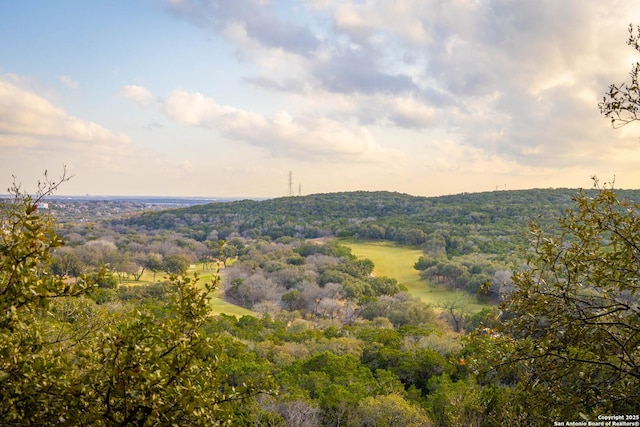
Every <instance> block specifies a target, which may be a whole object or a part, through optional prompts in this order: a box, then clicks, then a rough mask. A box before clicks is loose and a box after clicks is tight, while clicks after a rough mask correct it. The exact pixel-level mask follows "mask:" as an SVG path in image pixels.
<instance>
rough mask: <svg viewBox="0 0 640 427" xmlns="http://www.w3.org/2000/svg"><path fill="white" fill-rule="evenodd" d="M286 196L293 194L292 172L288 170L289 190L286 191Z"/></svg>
mask: <svg viewBox="0 0 640 427" xmlns="http://www.w3.org/2000/svg"><path fill="white" fill-rule="evenodd" d="M287 196H289V197H291V196H293V172H291V171H289V191H288V192H287Z"/></svg>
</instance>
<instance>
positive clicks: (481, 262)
mask: <svg viewBox="0 0 640 427" xmlns="http://www.w3.org/2000/svg"><path fill="white" fill-rule="evenodd" d="M52 190H53V189H48V188H43V189H41V192H40V193H41V194H40V195H36V196H29V195H25V194H23V193H21V192H20V190H19V189H18V188H15V189H14V192H15V195H14V198H13V199H8V200H5V201H4V202H3V203H2V205H1V206H2V224H3V226H2V227H3V228H2V230H3V233H2V242H1V245H0V251H1V252H0V254H1V260H2V270H1V271H2V273H1V275H0V279H2V280H1V282H0V286H1V289H0V291H1V292H2V298H1V299H0V308H1V309H2V313H3V315H2V316H3V317H2V318H1V319H0V334H1V335H2V337H1V338H2V339H1V340H0V342H1V344H0V384H2V387H0V397H1V402H2V403H1V405H0V419H2V420H3V421H2V422H0V424H1V425H43V424H45V425H51V424H54V425H176V424H177V425H223V424H228V425H252V426H411V425H413V426H430V425H433V426H461V425H478V426H480V425H482V426H497V425H549V424H550V423H552V422H555V421H580V420H591V421H594V422H595V421H597V420H598V419H599V418H598V417H599V416H603V415H606V414H609V415H610V414H629V415H632V414H637V413H639V411H640V404H639V403H638V402H640V396H639V395H638V390H639V389H640V384H639V382H640V376H639V374H638V372H639V370H638V363H640V354H639V349H640V329H639V328H640V325H639V324H638V318H639V315H640V310H639V308H638V303H639V300H638V296H637V294H636V291H637V289H638V286H639V283H638V277H640V275H638V265H640V264H638V259H640V251H639V249H638V248H639V247H640V245H639V244H638V239H639V237H638V236H640V219H639V218H640V216H639V209H638V204H637V202H638V201H639V200H640V192H639V191H622V190H616V191H615V192H614V191H612V190H609V189H598V190H589V191H578V190H568V189H562V190H552V189H548V190H527V191H497V192H491V193H480V194H461V195H455V196H446V197H437V198H424V197H413V196H409V195H404V194H397V193H385V192H375V193H368V192H356V193H336V194H321V195H312V196H306V197H287V198H281V199H274V200H264V201H259V202H258V201H237V202H228V203H213V204H207V205H200V206H192V207H188V208H183V209H175V210H164V211H155V212H145V213H138V214H131V213H128V214H126V215H124V216H122V217H119V218H111V219H107V220H101V221H98V220H96V221H89V222H82V223H78V222H76V221H75V220H73V219H72V218H66V217H65V216H64V213H63V212H59V211H56V209H55V208H54V207H52V208H51V209H49V210H48V211H45V210H43V209H38V206H39V204H41V203H42V202H43V201H44V200H46V196H47V194H48V193H49V192H50V191H52ZM52 212H53V213H55V212H57V213H56V216H57V218H56V217H53V216H52V215H51V213H52ZM345 238H346V239H351V241H353V239H358V240H363V239H364V240H388V241H391V242H395V243H396V244H402V245H412V247H414V248H420V249H421V253H422V256H421V257H418V258H417V259H415V260H411V262H412V263H414V268H415V270H416V271H419V272H420V276H421V277H422V279H423V280H424V286H425V287H428V286H434V287H444V288H447V289H450V290H451V291H455V292H463V293H466V294H469V295H473V296H474V297H477V298H480V299H482V300H483V301H484V304H485V305H484V307H485V308H484V309H482V310H480V311H476V312H465V311H464V310H460V306H459V305H456V304H455V301H454V302H453V303H452V304H450V305H440V306H438V305H431V304H428V303H425V302H424V301H423V300H421V299H420V298H418V297H416V296H414V295H412V294H411V293H410V292H408V291H407V288H406V287H405V286H404V284H403V283H400V282H399V281H398V280H396V279H395V278H393V277H385V276H379V275H374V274H372V273H373V271H374V268H375V265H374V263H373V262H372V261H370V260H368V259H361V258H357V257H355V256H354V255H353V254H352V252H351V250H350V249H349V247H348V246H346V245H345V244H344V242H345V240H343V239H345ZM346 241H347V242H348V241H349V240H346ZM193 272H195V276H194V275H193ZM198 274H199V275H200V276H198ZM216 292H218V293H220V292H221V293H222V295H223V298H225V299H226V301H227V303H228V304H229V307H232V304H236V305H239V306H242V307H244V308H246V309H250V310H252V311H251V312H252V313H253V314H251V315H243V316H235V315H229V314H219V313H214V312H213V311H212V308H211V305H210V300H211V296H212V295H213V294H214V293H216ZM453 295H455V294H453ZM628 421H629V422H630V423H634V422H637V420H636V419H628ZM619 425H622V424H619ZM626 425H636V424H626Z"/></svg>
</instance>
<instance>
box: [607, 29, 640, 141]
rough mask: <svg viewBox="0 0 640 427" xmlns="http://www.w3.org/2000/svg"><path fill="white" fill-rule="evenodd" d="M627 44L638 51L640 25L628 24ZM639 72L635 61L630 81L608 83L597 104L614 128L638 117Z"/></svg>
mask: <svg viewBox="0 0 640 427" xmlns="http://www.w3.org/2000/svg"><path fill="white" fill-rule="evenodd" d="M627 45H629V46H631V47H633V48H634V49H635V50H636V51H637V52H640V26H636V27H635V28H634V26H633V25H629V39H628V40H627ZM639 74H640V63H639V62H636V63H635V64H634V65H633V67H632V68H631V71H630V72H629V76H630V77H631V81H630V82H629V83H621V84H619V85H617V84H611V85H609V92H607V94H606V95H605V96H604V97H603V99H602V102H600V103H599V104H598V106H599V107H600V112H601V113H602V114H603V115H604V116H605V117H606V118H608V119H610V120H611V125H612V126H613V127H614V128H620V127H622V126H625V125H627V124H629V123H631V122H634V121H636V120H638V119H639V118H640V117H639V116H638V114H639V113H640V84H639V83H638V76H639Z"/></svg>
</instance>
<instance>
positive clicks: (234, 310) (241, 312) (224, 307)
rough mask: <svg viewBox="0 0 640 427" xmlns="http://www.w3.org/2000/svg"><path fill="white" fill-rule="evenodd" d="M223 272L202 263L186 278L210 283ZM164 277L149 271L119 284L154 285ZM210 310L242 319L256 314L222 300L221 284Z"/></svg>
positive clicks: (215, 293)
mask: <svg viewBox="0 0 640 427" xmlns="http://www.w3.org/2000/svg"><path fill="white" fill-rule="evenodd" d="M223 271H224V270H220V271H218V268H217V267H214V268H204V265H203V264H202V263H199V264H194V265H192V266H191V267H189V269H188V270H187V276H189V277H193V276H194V274H195V273H197V274H198V278H199V281H198V283H200V284H204V283H205V282H207V281H210V280H211V279H212V278H213V277H214V275H216V274H220V275H221V274H223ZM163 277H164V273H157V274H155V275H154V274H153V273H152V272H151V271H145V272H144V273H143V274H142V276H141V277H140V280H137V281H136V280H123V281H120V282H119V283H120V284H123V285H134V286H135V285H141V284H149V283H154V282H155V281H158V280H161V279H162V278H163ZM210 304H211V310H212V312H213V314H227V315H230V316H237V317H242V316H245V315H250V316H255V315H256V313H255V312H253V311H251V310H247V309H246V308H244V307H240V306H239V305H235V304H231V303H230V302H227V301H225V300H224V298H223V289H222V284H220V285H219V286H218V287H217V288H216V290H215V291H213V294H212V295H211V301H210Z"/></svg>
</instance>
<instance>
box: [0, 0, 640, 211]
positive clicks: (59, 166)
mask: <svg viewBox="0 0 640 427" xmlns="http://www.w3.org/2000/svg"><path fill="white" fill-rule="evenodd" d="M639 18H640V2H638V1H637V0H629V1H618V0H610V1H607V2H603V1H601V0H556V1H554V0H403V1H397V0H378V1H376V0H340V1H332V0H299V1H292V0H233V1H229V0H136V1H126V0H120V1H113V0H109V1H107V0H92V1H86V0H56V1H46V0H40V1H36V0H20V1H4V2H0V184H3V185H4V187H5V188H7V187H9V185H11V183H12V180H13V179H14V178H12V177H16V178H15V180H16V181H17V182H19V183H21V184H22V185H23V187H24V188H25V189H32V188H35V185H36V183H37V182H38V180H41V179H42V178H43V173H44V171H45V170H46V171H47V172H48V175H49V176H51V177H56V176H59V175H61V174H62V172H63V171H64V170H65V169H66V171H67V172H68V174H70V175H73V178H72V179H71V180H70V181H69V182H66V183H65V184H64V185H63V186H62V188H61V189H60V190H59V193H60V194H70V195H73V194H78V195H85V194H90V195H150V196H152V195H163V196H203V197H218V196H221V197H256V198H257V197H280V196H285V195H288V194H289V193H290V192H291V193H293V194H295V195H297V194H302V195H306V194H311V193H330V192H339V191H354V190H366V191H377V190H385V191H397V192H402V193H408V194H412V195H419V196H437V195H445V194H457V193H462V192H482V191H495V190H504V189H508V190H515V189H526V188H566V187H569V188H589V187H590V186H591V185H592V180H591V177H592V176H593V175H596V176H598V178H599V179H600V181H601V182H614V186H615V188H640V167H639V166H640V126H638V125H636V123H632V124H630V125H627V126H625V127H623V128H620V129H613V128H612V127H611V123H610V122H609V121H608V120H607V119H605V118H604V117H603V116H602V115H601V114H600V112H599V110H598V102H599V101H600V100H601V99H602V97H603V96H604V94H605V93H606V91H607V88H608V86H609V85H610V84H611V83H616V84H619V83H622V82H625V81H627V80H628V79H629V71H630V70H631V67H632V65H633V64H634V63H635V62H637V61H639V60H640V54H638V52H636V51H635V50H634V49H632V48H631V47H629V46H627V45H626V41H627V38H628V35H629V33H628V27H629V24H631V23H633V24H640V21H639ZM290 177H291V179H290ZM0 192H2V191H0Z"/></svg>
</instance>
